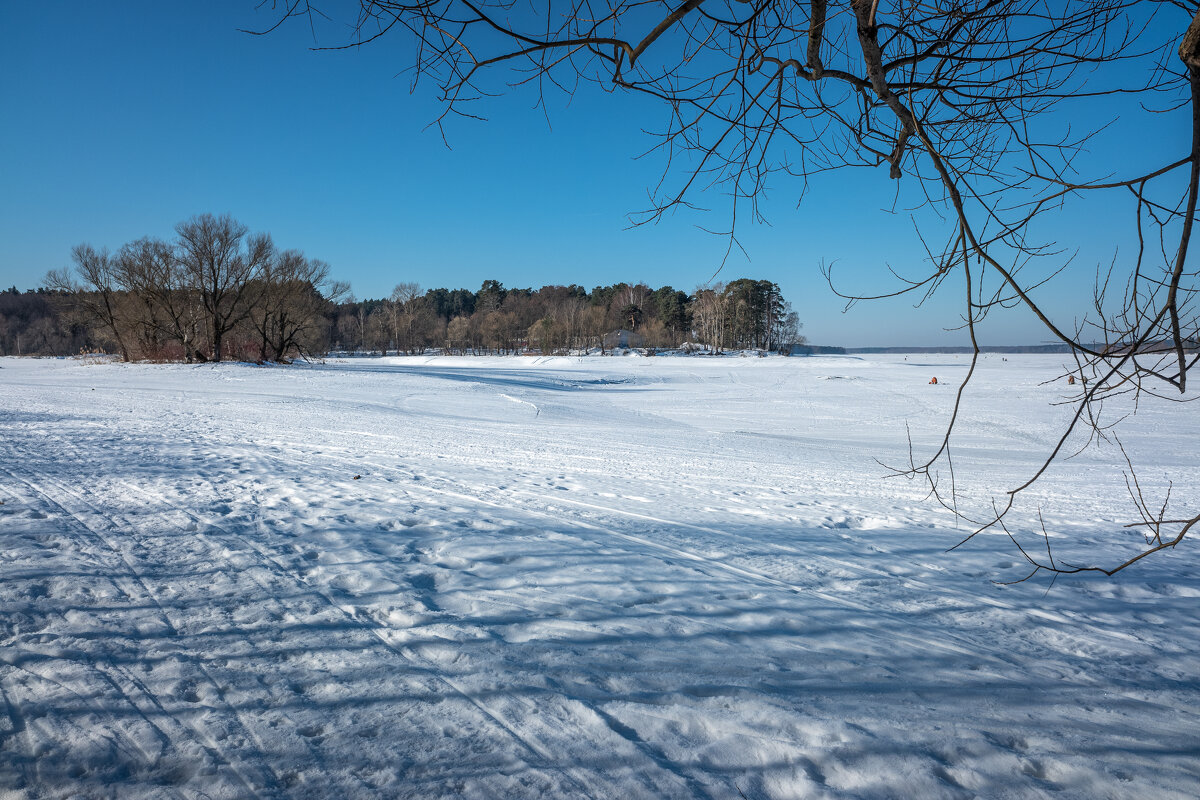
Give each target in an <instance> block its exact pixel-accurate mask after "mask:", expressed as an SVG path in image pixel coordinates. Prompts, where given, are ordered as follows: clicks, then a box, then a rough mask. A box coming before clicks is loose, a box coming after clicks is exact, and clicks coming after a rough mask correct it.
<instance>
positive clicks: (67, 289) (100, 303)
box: [43, 244, 130, 361]
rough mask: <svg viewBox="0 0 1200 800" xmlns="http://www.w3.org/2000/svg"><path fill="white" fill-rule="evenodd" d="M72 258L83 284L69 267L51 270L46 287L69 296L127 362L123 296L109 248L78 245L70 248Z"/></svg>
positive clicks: (128, 353) (128, 355)
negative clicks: (73, 275)
mask: <svg viewBox="0 0 1200 800" xmlns="http://www.w3.org/2000/svg"><path fill="white" fill-rule="evenodd" d="M71 260H72V261H74V262H75V269H76V271H77V272H78V274H79V277H80V279H81V280H82V281H83V283H82V284H80V283H77V282H76V281H75V279H74V277H72V275H71V272H70V271H69V270H65V269H62V270H52V271H51V272H50V273H49V274H47V275H46V278H45V280H44V281H43V283H44V284H45V285H46V287H47V288H48V289H51V290H54V291H59V292H64V293H66V294H68V295H70V296H71V297H72V298H73V299H74V301H75V303H76V304H77V305H78V307H79V309H80V310H81V311H82V312H83V313H84V314H86V315H87V316H88V317H90V318H92V319H95V320H97V321H98V322H99V323H100V324H101V325H102V326H103V327H104V329H106V330H107V331H108V332H109V333H111V334H112V337H113V341H115V342H116V344H117V350H118V352H120V354H121V360H122V361H129V359H130V352H129V345H128V343H127V342H126V338H127V336H126V332H125V321H124V318H123V316H124V312H123V311H122V309H121V306H122V305H123V299H124V298H123V296H122V293H121V289H122V286H121V283H120V278H119V275H118V270H117V265H116V263H115V262H114V261H113V259H112V257H110V256H109V253H108V250H97V249H96V248H94V247H92V246H91V245H90V244H81V245H77V246H75V247H73V248H72V249H71Z"/></svg>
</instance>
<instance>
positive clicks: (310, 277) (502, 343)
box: [0, 214, 803, 363]
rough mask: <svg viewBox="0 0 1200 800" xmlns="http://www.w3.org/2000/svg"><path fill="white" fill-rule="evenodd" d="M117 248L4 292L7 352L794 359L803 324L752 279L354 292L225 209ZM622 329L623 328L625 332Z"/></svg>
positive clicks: (81, 253)
mask: <svg viewBox="0 0 1200 800" xmlns="http://www.w3.org/2000/svg"><path fill="white" fill-rule="evenodd" d="M175 234H176V236H175V238H174V239H172V240H169V241H168V240H163V239H157V238H153V237H143V238H141V239H138V240H136V241H133V242H130V243H128V244H126V245H124V246H122V247H121V248H120V249H119V250H117V251H116V252H115V253H110V252H109V251H108V250H106V249H97V248H95V247H93V246H92V245H90V244H80V245H77V246H76V247H75V248H73V249H72V251H71V259H72V262H73V264H72V267H71V268H69V269H61V270H54V271H51V272H50V273H49V274H48V275H47V276H46V279H45V281H44V285H43V286H42V287H40V288H39V289H38V290H37V291H36V292H32V291H31V292H25V293H20V292H18V291H17V289H16V288H15V287H14V288H12V289H10V290H8V291H6V292H0V354H3V355H67V354H73V353H78V352H80V351H81V350H87V351H103V352H107V353H113V354H116V355H118V356H120V357H121V359H122V360H124V361H134V360H156V361H186V362H188V363H195V362H208V361H223V360H227V359H236V360H254V361H285V360H288V359H291V358H295V357H297V356H310V355H312V356H320V355H324V354H326V353H329V352H331V351H332V352H338V351H341V352H347V351H348V352H374V353H406V354H419V353H424V352H427V351H429V350H440V351H441V352H444V353H450V354H484V353H497V354H508V353H520V352H529V351H533V352H539V353H547V354H565V353H572V352H583V351H589V350H599V351H600V352H601V353H603V352H606V351H607V350H608V349H611V348H612V347H613V346H615V345H617V344H621V345H633V346H638V347H645V348H650V349H660V348H676V347H681V346H684V345H691V346H692V347H694V348H696V349H701V350H704V351H706V352H710V353H719V352H721V351H723V350H727V349H749V348H753V349H760V350H778V351H781V352H785V353H786V352H790V350H791V348H792V346H793V345H794V344H798V343H801V342H802V341H803V337H801V336H800V334H799V329H800V323H799V320H798V318H797V315H796V314H795V312H794V311H792V308H791V305H790V304H789V303H788V302H787V301H786V300H785V299H784V298H783V295H782V294H781V292H780V290H779V286H778V285H777V284H775V283H773V282H771V281H766V280H753V279H750V278H741V279H738V280H735V281H731V282H729V283H727V284H717V285H715V286H708V287H703V288H700V289H697V290H696V291H695V292H694V293H692V294H688V293H686V292H683V291H680V290H677V289H675V288H673V287H671V286H662V287H660V288H658V289H651V288H650V287H649V286H647V285H646V284H644V283H636V284H630V283H616V284H613V285H610V286H597V287H595V288H593V289H592V290H591V291H588V290H586V289H585V288H583V287H582V286H579V285H575V284H572V285H570V286H557V285H553V286H543V287H541V288H540V289H536V290H535V289H520V288H511V289H510V288H505V286H504V285H503V284H501V283H500V282H499V281H496V280H486V281H484V282H483V284H482V285H481V286H480V288H479V290H478V291H471V290H469V289H445V288H438V289H430V290H428V291H422V290H421V288H420V287H419V286H418V285H417V284H415V283H401V284H398V285H397V286H396V287H395V289H394V290H393V292H392V293H391V295H390V296H388V297H386V298H381V299H370V300H355V299H353V298H352V297H350V296H349V287H348V285H347V284H345V283H341V282H338V281H334V280H332V278H331V277H330V268H329V265H328V264H326V263H325V262H323V261H320V260H316V259H311V258H308V257H307V256H305V255H304V254H303V253H301V252H300V251H298V250H284V249H280V248H279V247H277V246H276V245H275V243H274V241H273V240H272V238H271V236H270V235H269V234H265V233H250V231H249V229H248V228H247V227H246V226H245V225H243V224H242V223H240V222H238V221H236V220H234V219H233V218H232V217H229V216H227V215H226V216H221V217H217V216H214V215H211V214H202V215H199V216H196V217H192V218H191V219H189V220H186V221H184V222H181V223H179V224H178V225H177V226H176V227H175ZM621 331H626V332H628V333H627V334H623V335H621V336H617V335H616V334H618V333H619V332H621Z"/></svg>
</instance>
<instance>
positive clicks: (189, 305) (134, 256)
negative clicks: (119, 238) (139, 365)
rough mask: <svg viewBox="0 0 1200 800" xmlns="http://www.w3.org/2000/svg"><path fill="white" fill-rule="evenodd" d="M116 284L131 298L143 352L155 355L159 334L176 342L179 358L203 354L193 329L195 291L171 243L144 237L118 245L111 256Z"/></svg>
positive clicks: (190, 358) (196, 311)
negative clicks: (180, 356)
mask: <svg viewBox="0 0 1200 800" xmlns="http://www.w3.org/2000/svg"><path fill="white" fill-rule="evenodd" d="M116 265H117V271H118V274H119V275H120V280H121V285H122V286H123V287H124V288H125V289H126V290H127V291H128V292H129V293H130V294H131V295H132V296H133V297H134V298H136V300H137V302H136V306H137V308H138V313H137V318H136V320H135V326H134V327H135V333H136V334H137V335H139V339H140V340H141V341H142V351H143V354H144V355H150V356H152V357H155V356H159V355H161V341H160V340H161V339H166V340H169V341H173V342H176V343H177V344H178V346H179V347H180V348H181V349H182V351H183V357H184V360H185V361H187V363H189V364H191V363H192V362H193V361H196V360H197V359H200V360H203V359H204V358H205V356H204V354H203V353H202V352H200V350H199V349H198V348H199V342H198V331H199V327H200V323H201V314H200V309H199V306H198V303H197V292H196V291H195V289H194V287H192V286H191V285H190V284H189V283H188V276H187V275H186V274H185V273H184V271H183V269H182V266H181V264H180V262H179V260H178V259H177V258H176V255H175V247H174V246H173V245H172V244H171V243H170V242H165V241H163V240H161V239H154V238H150V237H145V238H142V239H138V240H137V241H134V242H130V243H129V244H126V245H125V246H123V247H122V248H121V250H120V251H119V252H118V253H117V258H116Z"/></svg>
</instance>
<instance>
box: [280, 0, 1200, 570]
mask: <svg viewBox="0 0 1200 800" xmlns="http://www.w3.org/2000/svg"><path fill="white" fill-rule="evenodd" d="M331 2H332V0H331ZM273 5H274V7H275V8H276V10H277V12H281V13H280V14H279V17H280V18H279V19H277V23H282V22H284V21H285V20H287V19H289V18H294V17H302V18H304V20H305V22H306V24H308V25H311V26H312V29H313V30H316V31H321V30H330V28H329V27H325V26H327V25H329V23H330V21H332V23H333V24H335V25H343V24H345V23H349V24H350V29H351V30H352V31H354V34H353V36H352V37H351V39H350V40H348V41H347V40H345V39H342V40H335V41H333V42H332V43H331V44H330V45H329V46H328V49H341V48H351V47H360V46H363V45H366V44H369V43H372V42H376V41H378V40H381V39H385V38H402V39H405V40H406V42H407V45H408V46H407V48H406V52H407V53H409V57H410V58H411V65H412V68H413V72H414V74H415V76H416V78H417V79H419V80H422V81H430V82H432V83H433V84H434V85H436V86H437V87H438V91H439V93H440V96H441V99H442V100H443V101H444V109H445V111H444V113H443V115H442V117H440V118H439V120H438V122H439V124H440V123H442V122H443V121H444V120H445V119H446V118H448V117H449V116H451V115H462V116H468V117H469V116H474V114H475V112H474V111H473V106H472V105H471V104H472V103H474V102H475V101H476V100H478V99H479V98H482V97H485V96H489V95H492V94H495V93H498V92H502V91H505V90H507V89H509V88H511V87H512V86H517V85H522V84H523V85H526V86H530V87H533V89H534V90H535V91H545V90H547V89H550V88H554V87H556V88H557V89H561V90H562V91H565V92H567V93H571V92H573V91H574V90H575V88H576V87H577V86H578V84H579V82H580V81H581V80H582V81H592V82H595V83H597V84H599V85H600V86H602V87H604V88H605V89H606V90H613V89H615V90H620V91H626V92H631V93H636V94H640V95H645V96H649V97H651V98H656V99H658V100H660V101H662V104H663V106H662V107H663V108H664V110H665V113H666V122H665V124H664V125H663V127H662V128H661V129H660V131H659V133H658V138H657V140H656V141H655V144H654V148H653V149H654V150H656V151H658V152H659V153H660V154H661V155H662V156H663V161H664V163H665V164H666V165H667V167H666V171H665V173H664V176H663V180H661V181H660V182H659V183H658V184H657V187H656V189H655V191H654V193H653V195H652V197H653V204H652V206H651V207H650V208H649V209H648V210H647V211H646V213H645V214H644V216H643V217H641V220H640V221H643V222H645V221H652V220H656V219H659V218H660V217H661V216H662V215H663V214H664V213H666V212H668V211H670V210H672V209H676V208H682V207H692V206H693V204H694V203H696V202H697V200H698V199H699V198H700V197H701V196H703V197H705V198H708V197H712V196H713V192H711V191H710V190H711V189H713V188H714V187H715V188H719V189H721V190H723V192H724V194H725V196H727V197H728V198H729V200H730V207H729V220H730V224H729V226H728V228H727V229H726V230H725V234H726V236H727V252H728V251H729V250H732V249H733V248H735V247H738V246H739V245H738V241H737V230H738V224H739V221H740V220H742V219H744V218H745V217H746V216H749V217H750V218H752V219H754V218H759V217H760V207H759V200H760V198H761V197H762V196H763V190H764V188H765V187H766V186H767V184H768V181H769V180H771V179H773V178H775V177H779V178H792V179H795V180H797V181H798V184H797V185H798V186H799V194H800V195H801V196H803V194H804V191H805V189H806V188H807V186H808V180H809V179H810V178H811V177H813V176H816V175H819V174H821V173H825V172H828V171H831V170H836V169H842V168H883V169H884V170H885V171H886V175H887V178H888V179H890V180H892V181H899V184H898V185H897V186H898V188H896V189H894V190H893V189H886V190H885V191H886V193H887V195H888V196H890V197H892V198H893V202H895V203H896V206H897V207H899V208H905V210H906V212H909V213H912V214H913V215H914V218H916V219H918V221H919V223H920V227H919V234H920V236H921V239H922V241H924V242H925V243H926V249H927V252H928V256H929V257H928V269H927V271H926V272H924V273H923V274H919V275H916V276H912V277H907V278H905V279H904V280H903V281H902V283H901V284H900V285H899V286H898V288H895V289H888V288H881V289H880V291H877V292H874V293H870V294H871V296H875V297H879V296H891V295H895V294H897V293H912V294H915V295H916V296H917V297H919V298H922V297H927V296H928V295H929V294H931V293H933V292H934V291H936V290H938V289H939V288H941V287H944V286H946V285H947V284H950V283H955V284H957V285H958V286H957V288H955V289H954V291H957V292H959V293H960V295H959V296H960V297H961V298H962V307H961V316H962V326H963V328H964V329H965V331H966V334H967V335H968V336H969V337H970V340H971V342H972V344H973V346H974V350H975V354H976V358H977V357H978V353H979V346H978V338H977V325H978V323H979V322H980V321H981V320H982V319H984V318H985V317H986V315H987V314H989V313H992V312H993V311H995V310H996V309H998V308H1001V307H1006V306H1013V305H1017V306H1023V307H1024V308H1025V309H1027V310H1028V311H1029V312H1030V313H1032V314H1033V316H1034V317H1035V318H1036V319H1037V320H1038V321H1039V322H1040V324H1041V325H1042V326H1043V329H1044V332H1045V334H1046V337H1047V338H1048V339H1050V340H1052V341H1057V342H1061V343H1063V344H1065V345H1067V346H1068V347H1069V348H1070V350H1071V352H1072V353H1073V354H1074V356H1075V358H1076V371H1077V372H1078V373H1080V375H1083V374H1084V373H1087V374H1088V375H1089V376H1090V377H1091V380H1089V381H1088V382H1087V383H1082V382H1080V384H1078V385H1079V386H1080V387H1081V390H1080V391H1079V393H1078V395H1077V396H1075V397H1074V398H1073V401H1072V402H1073V406H1074V411H1073V416H1072V419H1071V421H1070V423H1069V424H1068V426H1067V427H1066V428H1065V429H1064V430H1063V431H1062V432H1061V434H1062V435H1061V438H1059V439H1058V440H1057V441H1056V442H1055V443H1053V444H1051V446H1050V447H1049V448H1048V451H1047V453H1046V458H1045V460H1044V462H1043V463H1042V464H1041V466H1040V467H1038V468H1036V469H1034V470H1033V472H1032V473H1031V474H1030V475H1029V476H1028V479H1027V480H1025V481H1022V482H1020V483H1019V484H1018V485H1016V486H1011V487H1008V488H1007V489H1005V490H1004V491H1003V492H1002V493H1001V494H1000V496H999V502H998V503H996V504H995V505H994V507H993V511H992V513H989V514H986V515H984V516H981V517H978V518H974V519H973V521H974V522H975V523H976V530H979V531H982V530H987V529H989V528H993V527H1000V528H1003V527H1004V525H1005V519H1006V517H1007V515H1008V514H1009V513H1010V511H1011V509H1012V508H1013V506H1014V503H1015V500H1016V498H1017V497H1018V496H1020V495H1021V493H1022V492H1024V491H1025V490H1026V489H1027V488H1028V487H1030V486H1031V485H1033V484H1034V483H1035V482H1036V481H1038V480H1040V479H1042V478H1043V477H1044V476H1045V475H1046V472H1047V469H1048V467H1049V465H1050V464H1052V463H1054V462H1055V461H1057V460H1059V459H1060V458H1062V457H1063V456H1064V455H1066V453H1067V452H1068V449H1067V445H1068V441H1069V440H1071V439H1072V438H1073V437H1074V436H1076V435H1077V434H1078V433H1079V432H1080V431H1081V430H1085V431H1087V432H1090V436H1091V439H1092V440H1093V441H1100V442H1104V441H1113V442H1115V441H1116V440H1115V439H1113V438H1112V433H1111V429H1110V428H1109V427H1108V423H1107V421H1106V419H1107V418H1106V416H1105V409H1104V405H1105V403H1106V401H1113V400H1116V399H1118V398H1124V399H1128V398H1146V399H1149V398H1155V399H1163V398H1167V397H1168V396H1170V395H1172V394H1173V396H1174V397H1176V398H1185V397H1186V394H1185V392H1186V388H1187V377H1188V374H1189V373H1190V371H1191V369H1192V368H1194V367H1195V365H1196V362H1197V359H1198V358H1200V348H1198V347H1197V345H1196V343H1197V341H1198V340H1200V325H1198V321H1197V315H1196V293H1197V291H1198V288H1200V287H1198V286H1197V271H1196V269H1195V268H1194V266H1191V265H1190V262H1189V258H1188V256H1189V244H1190V239H1191V235H1192V226H1193V222H1194V220H1195V216H1196V205H1197V194H1198V187H1200V11H1198V7H1197V4H1196V2H1195V0H1136V1H1135V0H1063V1H1062V2H1057V3H1051V2H1045V0H936V1H935V2H904V3H901V2H880V0H801V1H798V2H789V3H778V2H771V0H682V2H680V3H678V4H666V3H646V2H625V1H624V0H609V2H604V3H600V4H599V5H597V4H595V3H593V2H590V0H589V1H587V2H585V0H562V2H554V1H553V0H552V2H548V3H545V4H543V5H540V6H538V5H530V6H516V5H513V4H511V3H510V2H508V0H427V1H425V0H423V1H422V2H416V1H415V0H346V1H345V2H344V3H336V2H332V5H330V6H325V5H322V8H321V9H317V8H316V3H315V2H314V0H287V2H282V0H279V2H276V3H274V4H273ZM339 8H340V9H341V11H339V10H338V9H339ZM273 27H278V25H275V26H273ZM1130 96H1132V97H1133V102H1134V103H1137V102H1142V103H1144V104H1147V105H1148V106H1150V107H1152V108H1153V110H1155V111H1159V112H1161V114H1160V115H1159V116H1158V117H1157V119H1158V124H1160V125H1163V126H1168V125H1172V124H1176V123H1178V124H1179V125H1180V126H1181V127H1184V126H1186V129H1187V130H1190V131H1191V145H1190V147H1189V148H1188V149H1186V150H1184V151H1183V152H1174V153H1163V154H1160V155H1158V156H1156V154H1154V153H1148V152H1143V151H1142V150H1141V149H1140V148H1138V147H1137V143H1135V142H1134V143H1130V148H1131V149H1136V150H1138V153H1139V155H1140V156H1141V157H1142V160H1144V161H1155V159H1156V158H1157V161H1156V163H1149V164H1147V165H1146V166H1140V165H1139V167H1136V168H1134V172H1133V174H1113V173H1114V166H1113V165H1112V164H1109V163H1103V164H1100V165H1098V166H1095V167H1093V166H1089V165H1088V164H1087V162H1086V155H1087V144H1088V143H1089V139H1090V137H1091V135H1092V134H1094V133H1096V131H1082V132H1081V131H1076V130H1072V129H1071V127H1070V126H1069V125H1065V124H1061V122H1060V120H1062V119H1068V120H1069V119H1072V117H1073V104H1075V103H1077V102H1089V101H1090V102H1094V101H1095V99H1096V98H1098V97H1102V98H1108V99H1110V100H1111V101H1112V102H1113V103H1117V102H1123V101H1124V100H1126V99H1128V98H1129V97H1130ZM1133 107H1136V106H1133ZM1052 112H1053V113H1052ZM1117 169H1120V167H1119V166H1118V167H1117ZM1096 192H1113V193H1118V194H1120V195H1123V196H1126V197H1129V198H1130V200H1131V203H1132V206H1133V213H1132V214H1131V216H1130V223H1129V224H1130V230H1131V231H1132V234H1131V235H1132V237H1133V238H1134V239H1135V240H1136V241H1137V242H1138V248H1137V250H1136V252H1134V253H1121V254H1119V257H1118V258H1117V259H1116V261H1115V262H1114V264H1113V268H1112V269H1111V271H1109V272H1108V273H1107V274H1104V275H1102V276H1101V279H1100V280H1099V281H1098V282H1097V286H1096V287H1095V288H1094V295H1095V298H1094V299H1095V302H1094V310H1093V312H1092V313H1091V315H1090V316H1089V317H1088V318H1086V319H1083V320H1080V321H1078V322H1076V321H1071V322H1070V323H1067V322H1064V321H1062V320H1060V319H1059V317H1060V314H1056V313H1055V309H1051V308H1045V307H1043V306H1042V305H1041V303H1040V302H1039V300H1038V299H1037V298H1038V293H1037V289H1038V287H1039V286H1041V285H1042V283H1043V282H1045V281H1046V280H1047V279H1048V278H1049V277H1051V276H1053V275H1055V274H1056V273H1057V272H1058V271H1059V270H1060V269H1061V268H1063V267H1064V266H1065V265H1066V264H1067V263H1069V258H1070V255H1071V250H1072V248H1070V247H1061V246H1058V245H1056V244H1055V243H1054V242H1053V241H1048V240H1043V239H1039V238H1038V235H1037V234H1038V232H1039V231H1042V230H1046V229H1052V225H1053V222H1052V220H1053V219H1054V218H1053V217H1052V216H1051V215H1052V214H1053V213H1054V212H1055V211H1057V210H1058V209H1059V208H1061V207H1062V206H1063V205H1064V204H1065V203H1068V202H1069V201H1072V200H1074V199H1076V198H1078V197H1080V196H1084V195H1088V194H1092V193H1096ZM865 210H866V209H865V208H863V207H851V208H847V210H846V213H847V214H850V215H854V216H855V217H861V218H862V220H863V221H862V223H861V225H862V228H863V230H864V232H869V231H870V222H869V221H868V219H867V218H866V216H865ZM1113 236H1114V238H1113V242H1114V244H1115V243H1117V242H1119V241H1120V234H1113ZM1088 294H1092V292H1091V291H1089V292H1088ZM846 296H847V297H848V299H851V300H855V299H866V298H865V297H862V296H861V293H857V296H856V293H854V292H847V293H846ZM974 363H975V362H974V361H973V362H972V370H971V372H970V375H974ZM969 383H970V378H968V380H967V381H966V384H969ZM966 384H964V387H963V389H961V390H960V392H959V396H958V400H959V403H961V401H962V398H963V397H964V394H963V390H965V385H966ZM958 419H959V414H958V405H957V404H956V406H955V410H954V411H953V412H952V413H951V415H950V418H949V422H948V425H947V426H946V431H945V435H944V437H943V438H942V440H941V444H940V446H937V447H934V448H933V450H932V452H930V453H928V454H926V455H925V456H924V457H920V458H918V457H915V456H914V459H913V461H912V463H911V464H910V465H907V466H905V467H903V468H901V470H900V472H901V473H902V474H905V475H908V476H910V477H915V478H919V479H922V480H926V481H928V483H929V486H930V488H931V489H932V491H933V492H934V494H935V496H936V497H938V498H939V499H941V500H942V501H943V502H944V503H945V504H946V505H947V507H950V508H953V509H954V510H955V511H956V513H957V512H958V511H959V510H960V509H959V505H958V503H957V502H956V501H955V498H954V497H953V491H952V490H948V489H947V488H946V487H945V486H944V485H943V484H942V482H941V481H940V480H939V478H938V476H939V475H941V474H945V473H947V472H949V467H950V464H951V462H950V460H949V459H950V452H951V445H952V442H953V441H954V440H955V425H956V422H957V420H958ZM1129 470H1130V471H1131V473H1132V476H1133V477H1136V473H1133V465H1132V461H1130V462H1129ZM1131 480H1132V478H1131ZM1131 485H1133V484H1132V482H1131ZM1138 485H1139V486H1140V484H1138ZM1145 491H1146V487H1144V486H1142V487H1141V489H1136V490H1131V496H1133V497H1134V499H1135V505H1136V506H1137V508H1138V509H1139V516H1138V518H1137V519H1136V520H1135V521H1134V522H1132V523H1131V524H1133V525H1135V526H1138V528H1139V529H1142V530H1145V531H1148V532H1149V535H1148V537H1147V538H1146V540H1145V546H1144V547H1142V548H1141V550H1140V551H1138V552H1135V553H1133V554H1132V555H1131V554H1129V552H1128V551H1126V552H1124V553H1123V554H1122V553H1121V552H1120V551H1117V552H1116V553H1107V554H1100V555H1098V556H1097V560H1096V561H1095V562H1094V563H1084V564H1064V563H1062V562H1061V561H1058V560H1055V559H1054V558H1053V556H1052V554H1051V553H1049V552H1047V553H1046V555H1044V556H1039V555H1036V554H1035V553H1034V551H1033V550H1032V549H1030V548H1029V547H1027V546H1025V545H1024V544H1022V542H1020V541H1018V537H1015V536H1014V542H1016V544H1017V546H1018V547H1021V548H1022V552H1023V553H1024V554H1025V556H1026V558H1028V560H1029V562H1030V563H1031V565H1032V566H1033V571H1034V572H1035V573H1036V572H1038V571H1041V570H1050V571H1054V572H1070V571H1079V570H1100V571H1104V572H1114V571H1116V570H1119V569H1122V568H1124V567H1125V566H1128V565H1129V564H1131V563H1134V562H1135V561H1137V560H1138V559H1140V558H1142V557H1143V556H1144V555H1146V554H1149V553H1152V552H1157V551H1160V550H1163V549H1167V548H1171V547H1174V546H1175V545H1176V544H1178V543H1179V542H1180V541H1182V539H1183V538H1184V537H1185V536H1186V535H1187V534H1188V532H1189V531H1191V530H1192V529H1194V528H1195V527H1196V526H1197V524H1198V523H1200V514H1197V510H1198V509H1197V508H1196V506H1195V502H1196V499H1195V498H1188V500H1187V502H1189V503H1192V504H1193V505H1192V510H1191V511H1190V512H1183V513H1173V512H1170V511H1168V510H1167V505H1165V504H1157V503H1149V502H1140V501H1138V497H1139V496H1144V493H1145ZM1139 492H1140V493H1141V495H1139ZM1152 508H1154V509H1158V510H1156V511H1151V510H1150V509H1152ZM1048 541H1049V539H1048V538H1047V542H1048ZM1106 558H1107V559H1110V560H1108V561H1105V559H1106Z"/></svg>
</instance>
